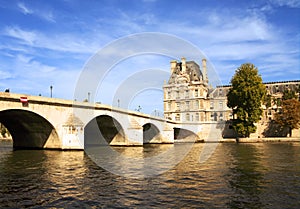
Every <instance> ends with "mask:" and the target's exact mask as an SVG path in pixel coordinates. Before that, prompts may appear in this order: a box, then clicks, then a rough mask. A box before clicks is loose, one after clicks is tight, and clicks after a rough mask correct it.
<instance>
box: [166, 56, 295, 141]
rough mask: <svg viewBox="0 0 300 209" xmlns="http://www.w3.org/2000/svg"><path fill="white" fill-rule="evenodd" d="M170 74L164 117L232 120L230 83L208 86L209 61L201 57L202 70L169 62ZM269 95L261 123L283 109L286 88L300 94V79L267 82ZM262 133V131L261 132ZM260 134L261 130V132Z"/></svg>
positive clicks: (190, 64)
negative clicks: (228, 97) (269, 98)
mask: <svg viewBox="0 0 300 209" xmlns="http://www.w3.org/2000/svg"><path fill="white" fill-rule="evenodd" d="M170 64H171V76H170V79H169V81H168V82H167V83H165V84H164V86H163V91H164V117H165V118H167V119H170V120H174V121H181V122H186V123H205V122H212V121H215V122H218V121H230V119H232V110H231V109H230V108H228V107H227V96H226V95H227V93H228V91H229V88H230V85H224V86H217V87H216V88H211V87H209V84H208V83H209V80H208V77H207V69H206V60H205V59H203V60H202V66H201V68H202V70H201V68H200V66H199V65H198V64H197V63H196V62H194V61H186V59H185V58H182V59H181V62H177V61H175V60H173V61H171V62H170ZM264 84H265V85H266V89H267V94H269V95H270V96H271V104H270V106H269V107H266V106H265V105H262V108H263V110H264V113H263V116H262V118H261V121H260V123H261V124H263V123H266V122H270V121H272V120H273V119H274V113H275V112H277V111H278V109H279V108H280V102H278V101H280V98H281V97H282V95H283V92H284V91H285V90H292V91H295V92H296V94H297V95H298V97H299V86H300V80H294V81H281V82H268V83H264ZM261 132H262V131H261ZM258 135H261V133H258Z"/></svg>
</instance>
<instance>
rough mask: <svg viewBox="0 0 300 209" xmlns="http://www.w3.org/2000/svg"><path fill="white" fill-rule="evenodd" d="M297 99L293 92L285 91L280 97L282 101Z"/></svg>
mask: <svg viewBox="0 0 300 209" xmlns="http://www.w3.org/2000/svg"><path fill="white" fill-rule="evenodd" d="M288 99H297V95H296V92H295V91H291V90H285V91H284V92H283V95H282V100H288Z"/></svg>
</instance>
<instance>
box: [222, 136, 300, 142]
mask: <svg viewBox="0 0 300 209" xmlns="http://www.w3.org/2000/svg"><path fill="white" fill-rule="evenodd" d="M219 142H221V143H236V142H238V143H264V142H300V138H296V137H276V138H271V137H270V138H239V139H238V140H237V139H232V138H230V139H221V140H220V141H219Z"/></svg>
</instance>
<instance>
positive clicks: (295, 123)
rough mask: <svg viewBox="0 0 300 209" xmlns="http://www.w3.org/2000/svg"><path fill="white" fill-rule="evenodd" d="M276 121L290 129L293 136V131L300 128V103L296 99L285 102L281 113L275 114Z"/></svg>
mask: <svg viewBox="0 0 300 209" xmlns="http://www.w3.org/2000/svg"><path fill="white" fill-rule="evenodd" d="M275 121H276V122H277V123H278V124H280V125H281V126H282V127H288V128H289V129H290V136H292V130H293V129H295V128H299V126H300V102H299V101H298V100H297V99H295V98H292V99H287V100H283V101H282V107H281V111H278V112H277V113H276V114H275Z"/></svg>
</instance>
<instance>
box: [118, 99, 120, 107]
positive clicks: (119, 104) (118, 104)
mask: <svg viewBox="0 0 300 209" xmlns="http://www.w3.org/2000/svg"><path fill="white" fill-rule="evenodd" d="M118 107H120V100H119V99H118Z"/></svg>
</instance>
